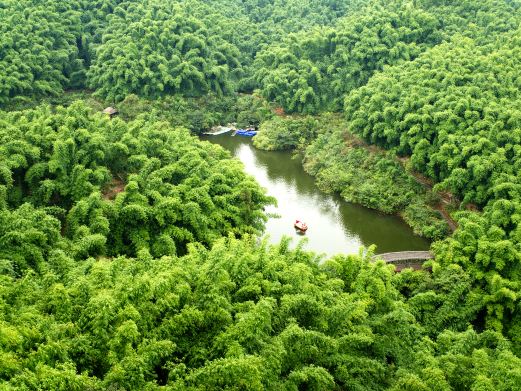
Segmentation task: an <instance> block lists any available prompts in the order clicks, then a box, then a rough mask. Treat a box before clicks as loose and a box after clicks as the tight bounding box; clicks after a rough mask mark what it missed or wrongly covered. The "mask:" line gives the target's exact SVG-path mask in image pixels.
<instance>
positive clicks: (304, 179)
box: [204, 134, 430, 256]
mask: <svg viewBox="0 0 521 391" xmlns="http://www.w3.org/2000/svg"><path fill="white" fill-rule="evenodd" d="M204 140H208V141H210V142H213V143H216V144H219V145H221V146H222V147H224V148H225V149H227V150H229V151H230V152H231V153H232V154H233V155H234V156H235V157H237V158H238V159H240V160H241V161H242V163H243V164H244V167H245V170H246V172H247V173H248V174H250V175H252V176H254V177H255V179H256V180H257V181H258V182H259V183H260V185H261V186H263V187H264V188H265V189H266V190H267V192H268V194H269V195H271V196H273V197H275V198H276V199H277V202H278V206H277V207H270V208H267V210H266V212H268V213H272V214H277V215H278V216H279V217H277V218H270V219H269V220H268V222H267V224H266V234H267V235H269V237H270V240H271V241H272V242H278V241H279V240H280V239H281V238H282V237H283V236H290V237H292V238H294V242H295V243H296V242H298V240H300V239H302V238H303V237H305V238H306V239H307V244H306V246H305V248H306V249H309V250H312V251H315V252H317V253H324V254H326V255H328V256H330V255H334V254H338V253H357V252H358V250H359V248H360V247H361V246H369V245H371V244H376V246H377V252H379V253H382V252H388V251H404V250H427V249H428V248H429V245H430V243H429V241H427V240H425V239H423V238H421V237H419V236H416V235H414V233H413V232H412V230H411V228H409V227H408V226H407V225H406V224H405V223H404V222H403V221H402V220H401V219H400V218H399V217H397V216H388V215H384V214H381V213H378V212H376V211H374V210H371V209H367V208H364V207H363V206H360V205H355V204H350V203H347V202H345V201H343V200H342V199H341V198H340V197H339V196H337V195H330V194H326V193H324V192H322V191H321V190H319V189H318V188H317V186H316V185H315V182H314V179H313V177H312V176H310V175H309V174H307V173H306V172H305V171H304V169H303V168H302V166H301V164H300V162H299V161H297V160H295V159H292V158H291V153H289V152H267V151H260V150H258V149H256V148H254V147H253V145H252V144H251V139H250V138H247V137H241V136H234V137H232V136H231V135H230V134H223V135H219V136H207V137H206V136H205V137H204ZM296 219H299V220H302V221H305V222H306V223H307V225H308V227H309V229H308V231H307V232H306V234H305V235H304V236H302V235H299V234H297V233H296V232H295V229H294V228H293V223H294V221H295V220H296Z"/></svg>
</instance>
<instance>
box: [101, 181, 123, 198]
mask: <svg viewBox="0 0 521 391" xmlns="http://www.w3.org/2000/svg"><path fill="white" fill-rule="evenodd" d="M125 186H126V185H125V182H123V180H121V179H120V178H112V181H111V182H110V183H109V184H108V186H107V188H106V189H104V191H103V199H105V200H114V199H115V198H116V196H117V195H118V194H119V193H121V192H122V191H123V190H125Z"/></svg>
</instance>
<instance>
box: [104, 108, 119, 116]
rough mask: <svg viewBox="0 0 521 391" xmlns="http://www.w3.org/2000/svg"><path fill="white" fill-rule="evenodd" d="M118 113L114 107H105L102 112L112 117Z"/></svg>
mask: <svg viewBox="0 0 521 391" xmlns="http://www.w3.org/2000/svg"><path fill="white" fill-rule="evenodd" d="M117 113H118V110H117V109H115V108H114V107H107V108H106V109H105V110H103V114H107V115H108V116H109V117H113V116H115V115H116V114H117Z"/></svg>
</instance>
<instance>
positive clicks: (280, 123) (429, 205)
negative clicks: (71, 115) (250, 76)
mask: <svg viewBox="0 0 521 391" xmlns="http://www.w3.org/2000/svg"><path fill="white" fill-rule="evenodd" d="M76 100H81V101H83V102H85V104H86V105H87V106H89V107H91V108H92V109H93V110H94V111H101V110H102V109H103V108H104V107H105V106H106V105H108V104H109V102H104V101H102V100H100V99H97V98H95V97H93V95H92V94H91V93H90V92H89V91H69V92H67V93H66V94H63V95H62V96H59V97H54V98H47V99H45V100H42V101H39V102H38V101H31V102H30V104H29V103H27V106H35V105H39V104H48V105H50V106H58V105H63V106H68V105H70V104H71V103H72V102H74V101H76ZM22 108H26V107H25V105H17V106H15V107H10V108H9V109H11V110H15V109H22ZM118 110H119V116H120V117H121V118H122V119H124V120H126V121H130V120H134V119H136V118H143V119H145V120H149V121H152V120H154V121H157V120H164V121H166V122H168V123H169V124H170V125H171V126H183V127H187V128H189V129H190V130H191V131H192V132H193V133H195V134H200V133H202V132H204V131H205V130H206V129H209V128H211V127H212V126H215V125H219V124H222V123H228V122H237V123H238V126H249V125H252V124H253V125H255V126H258V127H259V128H260V133H259V134H258V135H257V136H256V137H255V138H254V145H255V147H257V148H259V149H262V150H268V151H274V150H291V151H293V152H294V153H296V156H298V159H299V160H300V163H301V164H302V166H303V168H304V170H305V171H306V172H307V173H309V174H311V175H312V176H313V177H314V178H315V181H316V184H317V186H318V187H319V188H320V189H321V190H322V191H325V192H329V193H336V194H339V195H340V196H341V197H342V199H344V200H345V201H348V202H351V203H354V204H360V205H362V206H365V207H368V208H371V209H374V210H377V211H379V212H383V213H386V214H389V215H399V216H400V217H401V218H402V219H403V220H404V221H405V222H406V223H407V224H408V225H409V226H410V227H411V228H412V229H413V230H414V232H415V233H416V234H418V235H421V236H423V237H425V238H428V239H430V240H437V239H441V238H443V237H445V236H447V235H448V234H449V233H450V232H451V228H454V224H452V223H451V221H452V220H451V218H450V213H449V211H448V210H447V208H446V203H444V202H443V201H444V200H443V199H442V198H441V197H440V196H439V195H437V194H435V193H433V192H432V191H431V189H430V188H428V187H425V186H423V185H422V184H421V183H419V182H418V180H417V178H415V176H414V175H413V174H412V173H411V172H409V171H408V170H407V165H406V164H403V161H400V160H399V159H398V158H396V156H395V155H394V154H393V153H392V152H388V151H384V150H381V149H379V148H377V147H375V146H372V145H367V144H365V143H364V142H363V141H362V140H361V139H359V138H357V137H355V136H354V135H352V134H350V133H349V132H348V131H347V129H348V126H347V125H348V124H346V123H345V121H344V120H343V118H342V117H341V116H340V115H338V114H322V115H319V116H298V115H293V116H286V115H284V114H283V113H282V112H280V113H277V110H276V109H274V108H273V107H271V106H270V105H269V104H268V103H267V102H266V101H264V100H263V99H262V98H260V97H258V96H255V95H234V96H229V97H221V98H218V97H216V96H213V95H208V96H203V97H200V98H183V97H180V96H169V97H165V98H162V99H159V100H155V101H149V100H145V99H141V98H138V97H136V96H134V95H130V96H128V97H127V98H126V99H125V100H124V101H123V102H121V103H119V104H118ZM450 208H451V206H450V205H449V209H450ZM451 224H452V227H451Z"/></svg>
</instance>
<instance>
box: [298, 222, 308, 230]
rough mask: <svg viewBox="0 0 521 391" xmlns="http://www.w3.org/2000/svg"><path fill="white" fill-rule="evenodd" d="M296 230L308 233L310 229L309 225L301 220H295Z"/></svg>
mask: <svg viewBox="0 0 521 391" xmlns="http://www.w3.org/2000/svg"><path fill="white" fill-rule="evenodd" d="M295 228H296V229H298V230H299V231H302V232H306V231H307V229H308V225H307V224H306V223H304V222H303V221H300V220H295Z"/></svg>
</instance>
